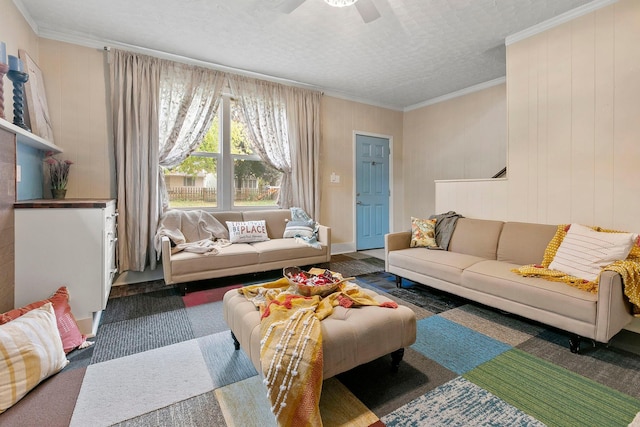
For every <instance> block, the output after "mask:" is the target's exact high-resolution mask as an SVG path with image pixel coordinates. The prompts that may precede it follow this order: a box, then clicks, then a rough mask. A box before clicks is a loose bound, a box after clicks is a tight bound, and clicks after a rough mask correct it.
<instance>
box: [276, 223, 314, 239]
mask: <svg viewBox="0 0 640 427" xmlns="http://www.w3.org/2000/svg"><path fill="white" fill-rule="evenodd" d="M315 227H316V222H315V221H314V220H310V221H288V222H287V225H286V226H285V228H284V234H283V235H282V237H283V238H285V239H288V238H293V237H309V238H310V237H313V236H314V235H315Z"/></svg>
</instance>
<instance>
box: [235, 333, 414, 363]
mask: <svg viewBox="0 0 640 427" xmlns="http://www.w3.org/2000/svg"><path fill="white" fill-rule="evenodd" d="M231 338H233V347H234V348H235V349H236V350H240V342H239V341H238V338H236V336H235V335H234V334H233V332H231ZM400 359H402V357H400Z"/></svg>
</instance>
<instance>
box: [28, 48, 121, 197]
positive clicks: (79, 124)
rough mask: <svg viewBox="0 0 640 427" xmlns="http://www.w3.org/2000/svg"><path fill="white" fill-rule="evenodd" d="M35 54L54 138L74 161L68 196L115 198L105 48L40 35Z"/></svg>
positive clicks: (65, 155) (63, 156) (66, 156)
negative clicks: (108, 119) (40, 71)
mask: <svg viewBox="0 0 640 427" xmlns="http://www.w3.org/2000/svg"><path fill="white" fill-rule="evenodd" d="M39 56H40V59H39V62H38V65H39V66H40V69H41V70H42V74H43V76H44V80H45V87H46V91H47V103H48V104H49V112H50V115H51V120H52V122H53V134H54V140H55V143H56V145H58V146H59V147H61V148H62V149H63V150H64V154H63V155H62V156H61V157H62V158H64V159H67V160H71V161H72V162H73V163H74V164H73V166H72V169H71V172H70V174H69V187H68V191H67V197H70V198H76V197H93V198H111V197H115V196H116V189H115V174H114V171H115V166H114V164H115V163H114V156H113V146H112V143H111V138H110V137H109V132H108V123H107V94H106V89H105V88H106V84H107V81H108V75H107V74H106V72H105V59H104V52H103V50H98V49H93V48H87V47H83V46H78V45H73V44H69V43H63V42H58V41H54V40H49V39H40V52H39Z"/></svg>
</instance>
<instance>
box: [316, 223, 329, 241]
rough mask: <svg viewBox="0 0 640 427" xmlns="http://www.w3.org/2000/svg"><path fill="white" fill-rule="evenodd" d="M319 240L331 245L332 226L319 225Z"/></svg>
mask: <svg viewBox="0 0 640 427" xmlns="http://www.w3.org/2000/svg"><path fill="white" fill-rule="evenodd" d="M318 242H320V243H322V244H323V245H327V246H331V227H327V226H326V225H318Z"/></svg>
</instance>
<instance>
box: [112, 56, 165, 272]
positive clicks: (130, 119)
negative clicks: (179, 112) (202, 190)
mask: <svg viewBox="0 0 640 427" xmlns="http://www.w3.org/2000/svg"><path fill="white" fill-rule="evenodd" d="M110 54H111V59H110V62H109V71H110V85H111V109H112V125H113V136H114V145H115V160H116V181H117V187H118V195H117V197H118V203H117V205H118V213H119V216H118V265H119V269H120V271H125V270H133V271H143V270H144V269H145V266H146V265H147V262H149V264H150V265H151V266H152V268H155V262H156V257H155V256H152V252H151V251H153V252H155V250H154V249H153V238H154V236H155V233H156V227H157V224H158V216H159V214H158V210H159V206H160V203H159V197H158V169H159V166H158V148H159V144H158V86H159V81H160V67H159V62H160V60H159V59H157V58H153V57H150V56H145V55H138V54H135V53H131V52H125V51H120V50H117V49H113V50H112V51H111V53H110Z"/></svg>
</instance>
